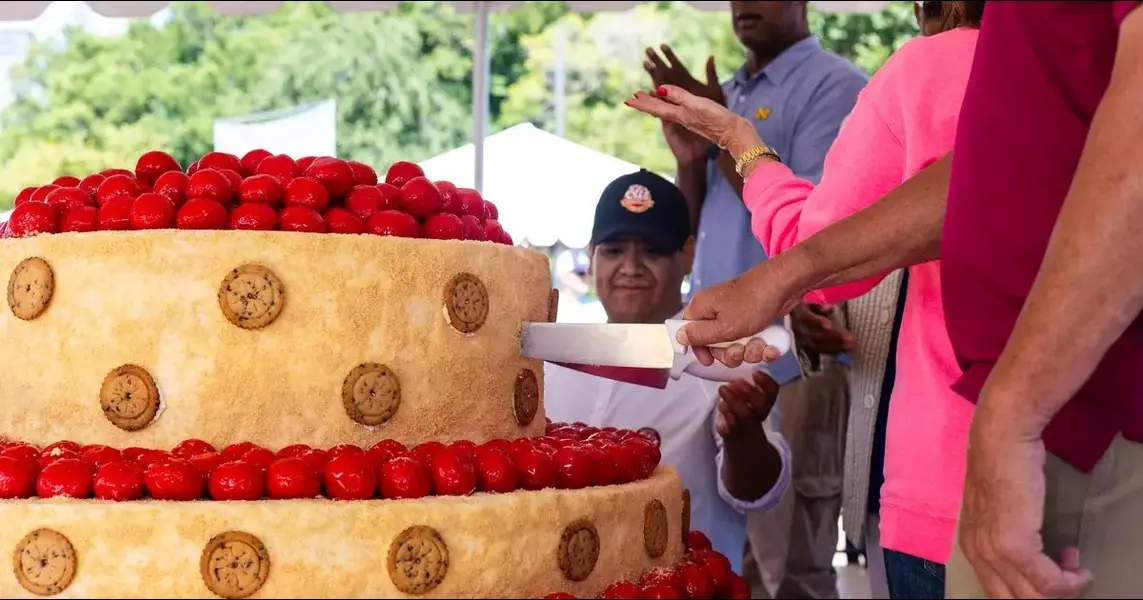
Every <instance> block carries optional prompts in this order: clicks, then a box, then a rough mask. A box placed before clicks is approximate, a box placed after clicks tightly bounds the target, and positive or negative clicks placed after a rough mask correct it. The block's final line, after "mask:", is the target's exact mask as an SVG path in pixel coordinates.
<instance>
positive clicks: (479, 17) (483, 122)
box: [472, 0, 492, 193]
mask: <svg viewBox="0 0 1143 600" xmlns="http://www.w3.org/2000/svg"><path fill="white" fill-rule="evenodd" d="M490 4H491V2H488V1H487V0H478V1H477V2H475V5H476V6H475V9H476V10H475V19H476V36H475V41H474V44H473V50H472V69H473V72H472V120H473V131H472V146H473V149H474V150H475V152H474V154H475V156H476V164H475V165H474V168H475V173H474V174H473V181H474V183H475V185H476V190H477V191H479V192H481V193H483V192H484V138H485V137H486V136H487V134H488V80H489V78H491V71H492V61H491V60H490V57H491V52H490V49H491V44H490V40H489V39H488V20H489V17H488V13H489V9H490V6H489V5H490Z"/></svg>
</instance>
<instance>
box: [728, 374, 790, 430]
mask: <svg viewBox="0 0 1143 600" xmlns="http://www.w3.org/2000/svg"><path fill="white" fill-rule="evenodd" d="M752 379H753V381H749V380H746V379H736V380H734V381H732V382H730V383H728V384H726V385H722V386H720V387H719V388H718V395H719V400H718V407H717V408H718V410H717V412H716V414H715V421H714V427H715V429H716V430H717V431H718V435H721V436H722V437H723V439H727V438H733V437H736V436H740V435H756V434H757V433H758V432H759V431H760V430H761V429H762V423H763V422H764V421H765V420H766V418H767V417H769V416H770V411H771V410H772V409H773V408H774V403H775V402H777V401H778V382H777V381H774V378H773V377H770V375H769V374H768V373H766V372H765V371H755V372H754V373H753V376H752Z"/></svg>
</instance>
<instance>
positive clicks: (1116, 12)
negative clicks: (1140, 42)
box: [1111, 0, 1143, 27]
mask: <svg viewBox="0 0 1143 600" xmlns="http://www.w3.org/2000/svg"><path fill="white" fill-rule="evenodd" d="M1140 4H1143V2H1141V1H1138V0H1135V1H1119V2H1112V3H1111V15H1112V17H1113V18H1114V19H1115V26H1116V27H1119V26H1120V25H1122V24H1123V19H1126V18H1127V15H1129V14H1131V11H1133V10H1135V9H1136V8H1138V7H1139V5H1140Z"/></svg>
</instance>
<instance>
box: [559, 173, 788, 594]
mask: <svg viewBox="0 0 1143 600" xmlns="http://www.w3.org/2000/svg"><path fill="white" fill-rule="evenodd" d="M694 245H695V239H694V235H693V234H692V231H691V226H690V219H689V217H688V213H687V203H686V199H685V198H683V195H682V193H681V192H679V190H678V188H676V187H675V185H674V184H672V183H671V182H669V181H667V180H666V179H664V178H662V177H660V176H658V175H655V174H654V173H651V172H649V171H643V170H641V171H638V172H636V173H631V174H628V175H624V176H623V177H620V178H618V179H616V180H615V181H614V182H612V183H611V184H610V185H608V186H607V188H606V189H604V190H603V193H602V194H601V195H600V199H599V203H598V205H597V206H596V210H595V222H594V226H593V228H592V235H591V242H590V245H589V248H588V249H589V255H590V264H589V268H588V269H589V270H588V273H589V275H590V277H592V279H593V281H594V284H595V289H596V291H597V293H598V294H599V299H600V301H601V302H602V304H603V308H604V310H605V311H606V312H607V319H608V322H611V323H663V322H664V321H666V320H667V319H671V318H677V317H678V316H679V314H680V313H681V311H682V308H683V298H682V283H683V278H684V277H685V276H686V275H687V274H688V273H689V272H690V269H691V264H692V262H693V258H694ZM777 395H778V384H777V383H776V382H775V381H774V380H773V379H772V378H771V377H770V376H769V374H768V373H767V372H766V371H765V370H762V369H760V370H757V371H755V372H754V375H753V378H752V380H745V379H743V380H738V381H734V382H731V383H728V384H722V385H720V384H717V383H712V382H709V381H705V380H701V379H698V378H696V377H692V376H690V375H685V374H684V375H683V376H682V377H681V378H679V379H678V380H671V381H669V382H668V383H667V387H666V389H662V390H660V389H655V388H650V387H644V386H639V385H635V384H631V383H623V382H616V381H611V380H608V379H603V378H600V377H596V376H593V375H589V374H585V373H581V372H579V371H574V370H571V369H568V368H565V367H561V366H558V365H553V364H547V365H545V383H544V403H545V406H546V407H547V411H548V417H549V418H550V419H551V420H552V421H553V422H568V423H571V422H577V421H578V422H582V423H586V424H588V425H591V426H595V427H605V426H613V427H619V428H628V429H636V430H637V429H643V428H650V429H651V430H653V432H654V434H655V435H657V436H658V438H659V440H660V444H661V445H660V451H661V453H662V462H663V464H666V465H669V466H671V467H673V468H674V469H675V470H676V471H677V472H678V474H679V477H681V478H682V480H683V485H684V486H685V487H686V488H687V489H689V490H690V494H691V524H692V528H694V529H696V530H699V531H702V532H704V533H706V534H707V535H708V536H709V537H710V539H711V542H712V544H713V546H714V549H715V550H717V551H719V552H721V553H722V554H724V555H726V557H727V558H729V559H730V561H731V565H732V567H733V568H734V570H735V572H739V573H740V572H741V563H742V548H743V545H744V543H745V538H746V517H745V512H746V511H748V510H755V509H768V508H772V507H773V506H775V505H777V504H778V502H779V501H780V500H781V498H782V497H783V495H784V494H785V492H786V490H787V488H788V487H789V482H790V450H789V446H788V445H787V444H786V441H785V439H783V437H782V436H781V434H780V433H778V432H779V431H780V427H779V424H778V420H779V415H778V413H777V410H776V409H775V408H774V402H775V400H776V399H777Z"/></svg>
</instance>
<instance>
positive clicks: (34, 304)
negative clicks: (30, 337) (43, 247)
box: [8, 256, 56, 321]
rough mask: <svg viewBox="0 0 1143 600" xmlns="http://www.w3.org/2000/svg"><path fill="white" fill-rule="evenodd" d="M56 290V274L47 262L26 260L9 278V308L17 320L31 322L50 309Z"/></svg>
mask: <svg viewBox="0 0 1143 600" xmlns="http://www.w3.org/2000/svg"><path fill="white" fill-rule="evenodd" d="M55 289H56V280H55V274H54V273H52V267H51V266H50V265H48V263H47V261H45V260H44V259H42V258H40V257H38V256H33V257H31V258H25V259H24V260H22V261H20V264H18V265H16V268H15V269H13V270H12V276H11V277H9V278H8V308H10V309H12V314H14V315H16V318H18V319H22V320H24V321H31V320H32V319H35V318H36V317H38V316H40V315H42V314H44V311H45V310H47V309H48V304H50V303H51V301H52V294H53V293H54V292H55Z"/></svg>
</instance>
